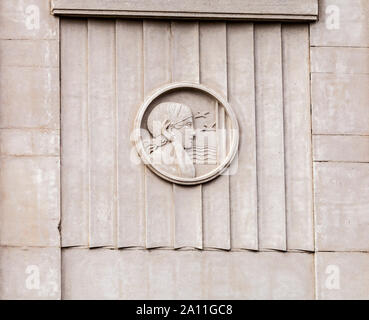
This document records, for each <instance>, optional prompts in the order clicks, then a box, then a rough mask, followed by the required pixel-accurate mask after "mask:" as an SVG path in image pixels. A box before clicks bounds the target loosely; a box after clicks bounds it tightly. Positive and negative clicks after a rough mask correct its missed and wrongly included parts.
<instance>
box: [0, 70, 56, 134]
mask: <svg viewBox="0 0 369 320" xmlns="http://www.w3.org/2000/svg"><path fill="white" fill-rule="evenodd" d="M0 73H1V77H0V101H1V108H0V127H1V128H14V127H21V128H25V127H28V128H29V127H42V128H52V129H58V128H59V112H60V111H59V109H60V108H59V70H58V69H57V68H36V67H32V68H30V67H1V68H0Z"/></svg>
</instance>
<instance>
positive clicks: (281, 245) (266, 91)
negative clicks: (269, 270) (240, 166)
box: [255, 24, 286, 250]
mask: <svg viewBox="0 0 369 320" xmlns="http://www.w3.org/2000/svg"><path fill="white" fill-rule="evenodd" d="M255 72H256V73H255V79H256V83H255V87H256V119H257V120H256V121H257V125H256V127H257V139H256V140H257V177H258V214H259V217H258V222H259V226H258V227H259V247H260V248H261V249H276V250H286V212H285V181H284V179H285V176H284V127H283V83H282V81H283V78H282V77H283V75H282V43H281V25H280V24H258V25H255Z"/></svg>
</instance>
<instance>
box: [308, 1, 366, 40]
mask: <svg viewBox="0 0 369 320" xmlns="http://www.w3.org/2000/svg"><path fill="white" fill-rule="evenodd" d="M368 19H369V2H368V1H367V0H349V1H348V0H320V1H319V22H318V23H313V24H311V27H310V28H311V32H310V35H311V40H310V42H311V45H313V46H356V47H368V46H369V23H368Z"/></svg>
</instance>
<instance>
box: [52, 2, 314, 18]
mask: <svg viewBox="0 0 369 320" xmlns="http://www.w3.org/2000/svg"><path fill="white" fill-rule="evenodd" d="M51 12H52V14H54V15H57V16H77V17H121V18H160V19H198V20H199V19H200V20H201V19H204V20H214V19H215V20H246V21H295V22H296V21H316V20H317V19H318V0H305V1H301V0H130V1H118V0H112V1H104V0H75V1H70V0H52V2H51Z"/></svg>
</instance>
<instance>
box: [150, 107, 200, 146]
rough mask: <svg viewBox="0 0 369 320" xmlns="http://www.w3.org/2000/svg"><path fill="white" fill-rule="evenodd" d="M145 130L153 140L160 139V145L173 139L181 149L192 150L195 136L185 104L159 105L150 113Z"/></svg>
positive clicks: (191, 120)
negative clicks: (146, 129)
mask: <svg viewBox="0 0 369 320" xmlns="http://www.w3.org/2000/svg"><path fill="white" fill-rule="evenodd" d="M147 128H148V130H149V132H150V133H151V135H152V136H153V138H154V139H157V138H159V139H162V143H161V144H163V142H164V143H166V142H169V141H173V140H174V139H175V140H176V141H177V142H179V143H181V144H182V146H183V148H185V149H189V148H192V145H193V138H194V135H195V130H194V124H193V115H192V111H191V109H190V108H189V107H188V106H186V105H185V104H181V103H175V102H165V103H160V104H159V105H157V106H156V107H155V108H154V109H153V110H152V111H151V113H150V115H149V117H148V120H147Z"/></svg>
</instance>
